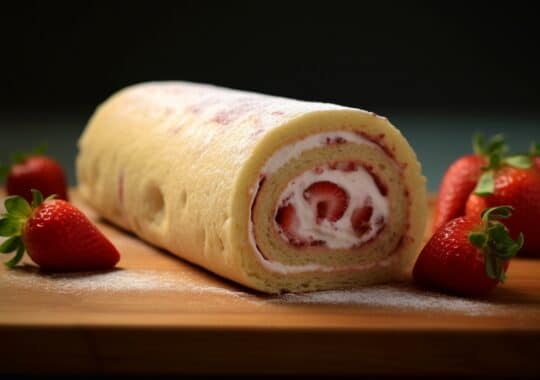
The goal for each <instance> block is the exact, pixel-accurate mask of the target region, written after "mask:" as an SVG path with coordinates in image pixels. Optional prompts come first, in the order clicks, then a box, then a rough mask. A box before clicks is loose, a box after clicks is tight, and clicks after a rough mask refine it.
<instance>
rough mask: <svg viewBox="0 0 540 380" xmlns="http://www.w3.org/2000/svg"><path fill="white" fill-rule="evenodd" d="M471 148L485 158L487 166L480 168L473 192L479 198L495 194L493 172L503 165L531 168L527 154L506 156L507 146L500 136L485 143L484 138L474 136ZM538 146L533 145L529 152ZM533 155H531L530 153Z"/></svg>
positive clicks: (529, 157)
mask: <svg viewBox="0 0 540 380" xmlns="http://www.w3.org/2000/svg"><path fill="white" fill-rule="evenodd" d="M473 148H474V152H475V153H476V154H479V155H482V156H484V157H486V159H487V161H488V164H487V165H486V166H485V167H483V168H482V171H483V173H482V175H481V176H480V179H479V180H478V183H477V185H476V187H475V189H474V191H473V193H474V194H476V195H480V196H488V195H491V194H493V193H494V192H495V172H496V171H497V169H499V168H500V167H502V166H504V165H508V166H512V167H514V168H518V169H528V168H530V167H531V166H532V160H531V156H530V155H527V154H517V155H507V151H508V146H507V144H506V142H505V141H504V138H503V136H502V135H496V136H494V137H492V138H491V139H490V141H489V142H487V143H486V141H485V139H484V136H483V135H481V134H476V135H475V136H474V137H473ZM537 148H538V146H537V145H536V144H533V147H532V148H531V152H535V151H536V150H535V149H537ZM531 154H533V153H531Z"/></svg>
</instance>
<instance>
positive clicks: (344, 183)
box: [248, 131, 395, 274]
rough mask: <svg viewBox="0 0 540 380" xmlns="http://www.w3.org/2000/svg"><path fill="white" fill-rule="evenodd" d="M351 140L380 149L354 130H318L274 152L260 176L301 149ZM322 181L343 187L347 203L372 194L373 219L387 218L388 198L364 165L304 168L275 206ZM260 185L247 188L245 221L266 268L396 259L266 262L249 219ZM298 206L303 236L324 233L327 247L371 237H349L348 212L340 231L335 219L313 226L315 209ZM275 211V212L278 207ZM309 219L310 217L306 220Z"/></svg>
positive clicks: (327, 268)
mask: <svg viewBox="0 0 540 380" xmlns="http://www.w3.org/2000/svg"><path fill="white" fill-rule="evenodd" d="M351 142H352V143H355V144H358V145H368V146H371V147H375V148H377V149H381V150H382V148H381V147H380V146H379V145H377V144H375V143H374V142H372V141H370V140H368V139H366V138H364V137H362V136H360V135H359V134H356V133H353V132H348V131H334V132H322V133H317V134H314V135H311V136H307V137H306V138H304V139H301V140H299V141H296V142H295V143H293V144H288V145H286V146H284V147H282V148H281V149H279V150H277V151H276V152H274V154H273V155H272V156H271V157H270V158H269V159H268V160H267V162H266V163H265V165H264V166H263V168H262V170H261V176H268V175H271V174H272V173H274V172H276V171H277V170H279V168H281V167H282V166H283V165H285V164H286V163H287V162H289V161H290V160H292V159H295V158H298V157H299V156H300V155H301V154H302V153H303V152H304V151H307V150H310V149H315V148H318V147H324V146H327V145H331V144H342V143H351ZM314 176H316V178H314ZM324 180H328V181H331V182H334V183H336V184H338V185H339V186H341V187H342V188H343V189H345V190H346V191H347V192H348V193H349V197H350V198H351V199H350V202H354V203H355V204H357V203H358V204H360V203H361V202H362V203H363V201H364V200H365V198H366V197H368V196H371V197H372V201H373V211H374V212H373V215H372V219H373V220H377V219H376V218H377V217H383V218H385V220H386V218H387V216H388V201H387V200H386V198H385V197H383V196H382V195H381V194H380V192H379V191H378V188H377V186H376V184H375V181H374V180H373V178H372V177H371V175H370V174H369V173H368V172H367V171H366V170H364V169H363V168H362V169H361V168H360V167H358V170H356V171H354V172H350V174H349V173H348V172H340V171H337V170H332V171H330V170H323V171H322V173H319V174H316V173H315V171H307V172H305V173H303V174H302V175H300V176H299V177H298V178H296V179H295V180H293V181H291V182H290V183H289V184H288V185H287V188H286V189H285V191H284V192H283V193H282V195H281V196H280V201H279V202H278V205H280V204H281V202H283V201H284V200H285V199H286V198H287V196H290V195H291V194H292V196H295V197H303V191H304V190H305V189H306V188H307V187H308V186H309V185H310V184H311V183H313V182H317V181H324ZM260 186H261V182H260V181H259V182H257V184H255V186H253V188H251V189H250V195H251V203H250V212H249V223H248V237H249V242H250V245H251V246H252V248H253V251H254V252H256V254H257V258H258V259H259V261H260V262H261V264H262V265H263V266H264V267H265V268H267V269H268V270H270V271H273V272H277V273H282V274H291V273H305V272H334V271H357V270H365V269H369V268H372V267H374V266H382V267H385V266H389V265H390V264H391V263H392V261H393V260H395V257H393V256H390V257H387V258H385V259H383V260H379V261H376V262H371V263H364V264H359V265H353V266H351V265H348V266H342V267H337V266H331V265H322V264H316V263H312V264H304V265H289V264H283V263H280V262H276V261H269V260H268V259H266V258H265V257H264V256H263V254H262V252H261V251H260V250H259V247H258V246H257V243H256V241H255V232H254V226H253V219H252V209H253V205H254V203H255V200H256V197H257V194H258V192H259V187H260ZM294 202H296V203H295V207H297V206H296V205H297V204H302V202H305V200H304V199H302V200H301V201H300V200H298V199H296V200H295V201H294ZM299 209H301V211H299V216H300V218H301V219H302V220H303V221H304V222H302V225H303V226H304V227H303V228H304V230H303V233H304V234H306V236H308V235H310V234H311V235H313V236H324V240H325V241H326V242H327V246H328V247H329V248H330V249H336V248H343V247H347V248H349V247H351V246H354V245H356V244H359V243H362V242H364V241H366V240H368V239H370V238H371V237H372V236H369V237H364V236H362V237H357V236H354V237H353V236H352V231H351V230H352V226H350V216H351V215H350V214H348V215H344V216H343V217H342V218H341V219H340V220H345V219H346V220H348V221H349V222H348V224H349V225H347V226H346V225H345V224H347V222H345V221H344V222H342V224H343V225H340V227H342V228H341V231H337V230H336V229H335V228H334V227H336V223H337V222H339V221H336V222H334V226H331V225H329V224H330V223H329V222H328V223H327V224H328V225H325V224H324V223H325V222H327V221H323V223H321V224H320V225H319V226H315V224H316V223H315V219H316V218H314V217H313V216H314V215H313V213H314V211H313V209H312V208H311V206H309V205H307V207H302V206H301V207H299ZM354 209H355V208H354V207H349V208H348V209H347V211H346V213H352V212H353V211H350V210H354ZM275 212H277V208H276V210H275ZM310 218H311V220H309V219H310ZM274 220H275V215H274ZM370 221H371V219H370ZM383 225H384V223H383ZM372 230H373V232H372V233H373V234H376V233H377V230H376V229H372Z"/></svg>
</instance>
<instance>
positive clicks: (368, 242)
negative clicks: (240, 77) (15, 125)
mask: <svg viewBox="0 0 540 380" xmlns="http://www.w3.org/2000/svg"><path fill="white" fill-rule="evenodd" d="M76 167H77V178H78V183H79V192H80V195H81V196H82V197H83V198H84V200H85V201H86V202H87V203H88V204H90V205H91V206H92V207H93V208H94V209H95V210H96V211H97V212H98V213H99V214H100V215H101V216H102V217H104V218H105V219H108V220H109V221H111V222H112V223H114V224H117V225H118V226H120V227H122V228H124V229H126V230H129V231H132V232H133V233H134V234H136V235H138V236H139V237H140V238H142V239H144V240H146V241H148V242H150V243H152V244H154V245H156V246H158V247H161V248H163V249H165V250H168V251H170V252H171V253H173V254H174V255H177V256H179V257H181V258H183V259H185V260H188V261H189V262H191V263H194V264H197V265H199V266H201V267H204V268H206V269H207V270H209V271H212V272H214V273H216V274H218V275H221V276H223V277H225V278H228V279H230V280H233V281H236V282H238V283H240V284H243V285H245V286H248V287H250V288H253V289H257V290H259V291H263V292H268V293H281V292H304V291H314V290H323V289H338V288H350V287H356V286H361V285H368V284H374V283H381V282H388V281H392V280H395V279H399V278H401V277H402V275H403V273H407V272H408V271H410V268H411V265H412V263H413V261H414V259H415V258H416V255H417V254H418V252H419V248H420V244H421V242H422V236H423V233H424V227H425V222H426V212H427V201H426V187H425V178H424V177H423V176H422V174H421V167H420V164H419V163H418V161H417V158H416V155H415V153H414V151H413V149H412V148H411V146H410V145H409V144H408V142H407V140H406V139H405V138H404V137H403V135H402V134H401V133H400V132H399V130H397V129H396V128H395V127H394V126H393V125H392V124H391V123H390V122H389V121H388V119H386V118H385V117H381V116H378V115H376V114H374V113H371V112H367V111H363V110H360V109H355V108H348V107H343V106H338V105H333V104H326V103H315V102H304V101H298V100H292V99H286V98H279V97H273V96H266V95H261V94H256V93H250V92H242V91H236V90H230V89H225V88H219V87H214V86H210V85H201V84H193V83H185V82H154V83H143V84H138V85H134V86H131V87H128V88H125V89H123V90H121V91H119V92H117V93H116V94H114V95H113V96H111V97H110V98H109V99H108V100H106V101H105V102H104V103H103V104H101V105H100V106H99V107H98V108H97V110H96V111H95V113H94V114H93V116H92V117H91V119H90V121H89V122H88V125H87V126H86V129H85V130H84V133H83V134H82V136H81V138H80V140H79V154H78V157H77V163H76Z"/></svg>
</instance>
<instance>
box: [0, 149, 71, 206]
mask: <svg viewBox="0 0 540 380" xmlns="http://www.w3.org/2000/svg"><path fill="white" fill-rule="evenodd" d="M13 161H14V164H13V165H12V166H11V167H7V166H3V167H1V168H0V171H1V173H2V174H3V176H4V177H6V190H7V194H8V195H19V196H21V197H24V198H25V199H26V200H27V201H28V202H31V201H32V192H31V189H37V190H39V191H40V192H41V193H42V194H43V195H44V196H45V197H48V196H50V195H53V194H56V196H57V197H58V198H60V199H65V200H67V199H68V195H67V185H66V176H65V174H64V170H63V169H62V167H61V166H60V164H58V162H56V161H55V160H54V159H52V158H51V157H48V156H45V155H44V154H43V151H42V150H37V151H35V152H34V153H33V154H30V155H24V154H19V155H16V156H15V157H14V160H13Z"/></svg>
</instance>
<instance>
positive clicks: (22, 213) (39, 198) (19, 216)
mask: <svg viewBox="0 0 540 380" xmlns="http://www.w3.org/2000/svg"><path fill="white" fill-rule="evenodd" d="M32 195H33V198H34V200H33V201H32V205H30V204H28V202H27V201H26V200H25V199H24V198H22V197H19V196H13V197H9V198H6V200H5V202H4V207H5V209H6V212H5V213H4V214H3V215H2V217H1V218H0V236H4V237H7V238H8V239H6V240H5V241H4V242H3V243H2V244H1V245H0V253H2V254H8V253H12V252H15V256H13V258H11V259H10V260H9V261H7V262H6V263H5V265H6V266H7V267H8V268H13V267H14V266H15V265H17V264H18V263H19V261H21V259H22V257H23V255H24V251H25V248H24V244H23V241H22V238H21V235H22V229H23V226H24V224H25V223H26V221H27V220H28V218H30V216H31V215H32V209H33V208H35V207H37V206H39V205H40V204H41V203H42V202H43V195H41V193H40V192H39V191H38V190H32ZM50 198H51V199H52V198H54V196H51V197H49V198H47V199H46V200H48V199H50Z"/></svg>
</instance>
